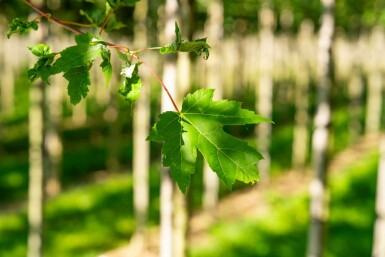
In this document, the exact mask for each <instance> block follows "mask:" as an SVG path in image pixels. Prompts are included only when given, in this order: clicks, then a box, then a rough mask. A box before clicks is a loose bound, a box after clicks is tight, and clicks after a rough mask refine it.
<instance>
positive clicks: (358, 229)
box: [190, 153, 378, 257]
mask: <svg viewBox="0 0 385 257" xmlns="http://www.w3.org/2000/svg"><path fill="white" fill-rule="evenodd" d="M377 160H378V156H377V154H372V153H371V154H366V156H363V158H362V159H361V160H357V161H355V162H353V163H352V164H351V166H350V167H348V168H347V169H346V170H344V171H341V173H340V172H337V173H335V174H333V175H332V176H331V178H330V187H331V203H330V222H329V224H328V232H327V238H328V240H327V245H326V256H327V257H339V256H354V257H362V256H370V254H371V245H372V235H373V223H374V219H375V215H374V199H375V184H376V171H377ZM268 201H269V203H270V205H271V210H269V211H268V212H267V213H266V215H264V216H258V217H255V218H248V219H235V220H234V221H228V220H226V221H219V222H218V223H217V224H215V225H214V226H212V227H211V229H210V231H209V240H207V243H206V244H205V245H201V246H192V247H190V256H191V257H217V256H218V257H219V256H221V257H262V256H274V257H297V256H305V252H306V240H307V231H308V223H309V218H308V198H307V194H306V192H303V193H301V194H297V195H294V196H290V197H288V196H285V195H277V194H275V193H274V194H272V195H271V196H270V197H269V198H268Z"/></svg>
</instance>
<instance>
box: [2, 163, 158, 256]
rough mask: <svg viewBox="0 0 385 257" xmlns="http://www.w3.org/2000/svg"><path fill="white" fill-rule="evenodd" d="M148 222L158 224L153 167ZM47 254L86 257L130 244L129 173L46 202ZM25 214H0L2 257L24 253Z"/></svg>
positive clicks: (155, 177) (132, 217) (130, 207)
mask: <svg viewBox="0 0 385 257" xmlns="http://www.w3.org/2000/svg"><path fill="white" fill-rule="evenodd" d="M150 179H151V181H152V182H153V183H152V185H154V186H152V187H151V209H150V210H151V213H150V224H152V225H154V224H157V223H158V219H159V215H158V213H159V204H158V203H159V200H158V191H159V187H158V184H159V183H155V180H156V181H158V179H159V178H158V171H157V170H156V169H152V172H151V177H150ZM45 220H46V224H45V228H44V240H45V248H44V253H45V256H58V257H60V256H63V257H71V256H74V257H82V256H84V257H86V256H95V255H96V254H98V253H101V252H103V251H106V250H109V249H112V248H114V247H117V246H119V245H123V244H125V243H127V242H129V239H130V237H131V235H132V233H133V231H134V229H135V219H134V212H133V195H132V176H131V175H129V174H127V175H118V176H115V177H112V178H110V179H108V180H106V181H103V182H98V183H96V184H93V185H89V186H83V187H78V188H74V189H72V190H70V191H69V192H66V193H63V194H62V195H60V196H58V197H56V198H53V199H50V200H48V202H47V204H46V208H45ZM27 227H28V223H27V218H26V214H25V212H23V213H21V214H0V256H13V257H18V256H20V257H22V256H25V255H26V242H27Z"/></svg>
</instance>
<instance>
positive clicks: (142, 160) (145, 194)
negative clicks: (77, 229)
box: [133, 0, 151, 252]
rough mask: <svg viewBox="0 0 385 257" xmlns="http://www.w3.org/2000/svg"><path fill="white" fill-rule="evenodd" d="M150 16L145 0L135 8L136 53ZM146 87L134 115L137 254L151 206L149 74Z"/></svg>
mask: <svg viewBox="0 0 385 257" xmlns="http://www.w3.org/2000/svg"><path fill="white" fill-rule="evenodd" d="M147 13H148V1H147V0H142V1H140V2H138V3H137V4H136V6H135V12H134V19H135V27H134V33H135V40H134V45H135V47H136V48H137V49H139V48H141V47H143V46H146V45H147V44H148V40H147V27H146V24H147ZM141 77H142V81H143V87H142V90H141V96H140V97H139V99H138V101H137V103H135V106H134V115H133V141H134V150H133V177H134V178H133V179H134V208H135V220H136V230H135V234H134V239H135V243H137V244H138V246H137V247H138V248H139V249H138V250H139V251H138V252H142V251H143V250H145V248H146V227H147V220H148V206H149V181H148V178H149V169H150V144H149V142H148V141H146V138H147V135H148V131H149V130H150V94H149V92H150V88H149V87H150V86H151V84H150V82H149V81H148V73H146V72H143V73H142V76H141Z"/></svg>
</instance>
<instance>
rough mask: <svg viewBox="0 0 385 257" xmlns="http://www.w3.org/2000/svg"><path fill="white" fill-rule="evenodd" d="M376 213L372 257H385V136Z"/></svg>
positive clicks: (380, 161) (378, 177)
mask: <svg viewBox="0 0 385 257" xmlns="http://www.w3.org/2000/svg"><path fill="white" fill-rule="evenodd" d="M376 213H377V219H376V223H375V226H374V240H373V241H374V242H373V251H372V257H385V136H382V139H381V144H380V160H379V165H378V175H377V196H376Z"/></svg>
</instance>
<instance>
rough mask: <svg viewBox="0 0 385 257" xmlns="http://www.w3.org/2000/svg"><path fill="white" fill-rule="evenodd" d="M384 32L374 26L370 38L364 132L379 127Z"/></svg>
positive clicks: (377, 130)
mask: <svg viewBox="0 0 385 257" xmlns="http://www.w3.org/2000/svg"><path fill="white" fill-rule="evenodd" d="M384 41H385V40H384V34H383V31H382V29H380V28H378V27H377V28H374V29H373V32H372V35H371V39H370V45H371V49H370V50H371V56H370V58H369V62H368V63H369V69H368V73H369V74H368V95H367V101H366V102H367V110H366V121H365V132H366V133H378V132H379V131H380V129H381V112H382V90H383V72H382V70H381V66H382V62H383V59H382V58H381V56H383V54H382V53H383V52H384V51H383V49H384V48H383V45H384V44H385V42H384Z"/></svg>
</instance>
